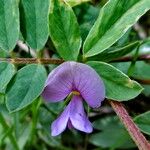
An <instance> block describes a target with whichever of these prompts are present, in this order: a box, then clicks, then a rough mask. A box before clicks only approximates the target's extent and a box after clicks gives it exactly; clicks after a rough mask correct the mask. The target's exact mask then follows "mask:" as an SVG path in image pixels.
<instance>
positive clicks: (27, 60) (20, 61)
mask: <svg viewBox="0 0 150 150" xmlns="http://www.w3.org/2000/svg"><path fill="white" fill-rule="evenodd" d="M132 60H133V57H132V56H127V57H122V58H119V59H116V60H113V61H111V62H129V61H132ZM147 60H150V54H148V55H140V56H138V57H137V59H136V61H147ZM0 61H2V62H11V63H13V64H37V63H41V64H61V63H63V62H64V60H62V59H54V58H0Z"/></svg>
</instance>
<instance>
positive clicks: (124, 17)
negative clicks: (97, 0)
mask: <svg viewBox="0 0 150 150" xmlns="http://www.w3.org/2000/svg"><path fill="white" fill-rule="evenodd" d="M149 9H150V2H149V0H130V1H127V0H109V1H108V3H107V4H106V5H105V6H104V7H103V8H102V9H101V11H100V14H99V17H98V19H97V21H96V22H95V24H94V26H93V27H92V29H91V31H90V32H89V35H88V36H87V39H86V41H85V43H84V48H83V49H84V55H85V57H90V56H94V55H97V54H99V53H101V52H102V51H104V50H106V49H107V48H109V47H110V46H111V45H113V44H114V43H115V42H116V41H117V40H118V39H120V38H121V37H122V36H123V35H124V34H125V33H126V32H127V30H128V29H129V28H130V27H131V26H132V25H133V24H134V23H135V22H137V20H138V19H139V18H140V17H141V16H142V15H143V14H144V13H146V11H148V10H149Z"/></svg>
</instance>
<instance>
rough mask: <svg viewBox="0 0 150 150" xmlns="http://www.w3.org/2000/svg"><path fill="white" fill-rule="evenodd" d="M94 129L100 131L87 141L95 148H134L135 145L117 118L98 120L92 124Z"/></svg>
mask: <svg viewBox="0 0 150 150" xmlns="http://www.w3.org/2000/svg"><path fill="white" fill-rule="evenodd" d="M95 127H96V129H100V130H101V132H98V133H96V134H92V135H91V137H90V139H89V141H90V143H92V144H94V145H95V146H99V147H102V148H112V149H116V148H118V149H119V148H120V149H122V148H123V149H129V148H133V147H135V144H134V143H133V141H132V140H131V138H130V137H129V135H128V133H127V131H126V130H125V129H124V127H123V126H122V124H121V123H120V121H119V119H118V118H116V117H113V116H111V117H105V118H102V119H98V120H96V121H95V122H94V128H95ZM116 133H117V134H116Z"/></svg>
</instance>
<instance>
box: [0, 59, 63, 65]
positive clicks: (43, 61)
mask: <svg viewBox="0 0 150 150" xmlns="http://www.w3.org/2000/svg"><path fill="white" fill-rule="evenodd" d="M0 61H2V62H10V63H13V64H38V63H40V64H61V63H63V62H64V60H62V59H53V58H0Z"/></svg>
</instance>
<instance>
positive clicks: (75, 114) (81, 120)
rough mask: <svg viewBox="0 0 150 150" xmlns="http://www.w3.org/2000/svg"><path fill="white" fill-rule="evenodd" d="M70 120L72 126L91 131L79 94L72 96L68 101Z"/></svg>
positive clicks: (87, 131)
mask: <svg viewBox="0 0 150 150" xmlns="http://www.w3.org/2000/svg"><path fill="white" fill-rule="evenodd" d="M69 118H70V121H71V123H72V125H73V127H74V128H76V129H78V130H80V131H83V132H86V133H91V132H92V131H93V128H92V125H91V122H90V121H89V120H88V117H87V116H86V114H85V112H84V108H83V104H82V98H81V97H80V96H74V97H73V98H72V100H71V102H70V117H69Z"/></svg>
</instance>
